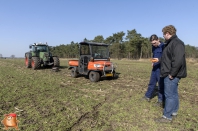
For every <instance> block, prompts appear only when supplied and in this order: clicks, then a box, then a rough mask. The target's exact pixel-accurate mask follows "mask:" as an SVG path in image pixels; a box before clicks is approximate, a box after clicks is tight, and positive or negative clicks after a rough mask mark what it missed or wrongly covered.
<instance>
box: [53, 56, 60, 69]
mask: <svg viewBox="0 0 198 131" xmlns="http://www.w3.org/2000/svg"><path fill="white" fill-rule="evenodd" d="M53 60H54V66H55V67H59V66H60V61H59V58H58V57H53Z"/></svg>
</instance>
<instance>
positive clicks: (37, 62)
mask: <svg viewBox="0 0 198 131" xmlns="http://www.w3.org/2000/svg"><path fill="white" fill-rule="evenodd" d="M31 66H32V68H33V69H34V70H36V69H38V68H40V66H41V64H40V59H39V57H32V62H31Z"/></svg>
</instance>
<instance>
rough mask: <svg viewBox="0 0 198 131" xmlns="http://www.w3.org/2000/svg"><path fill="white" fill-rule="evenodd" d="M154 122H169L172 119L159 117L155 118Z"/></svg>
mask: <svg viewBox="0 0 198 131" xmlns="http://www.w3.org/2000/svg"><path fill="white" fill-rule="evenodd" d="M155 122H157V123H171V122H172V120H171V119H168V118H165V117H161V118H158V119H155Z"/></svg>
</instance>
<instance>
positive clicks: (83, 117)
mask: <svg viewBox="0 0 198 131" xmlns="http://www.w3.org/2000/svg"><path fill="white" fill-rule="evenodd" d="M112 92H114V90H113V91H112ZM112 92H110V93H108V94H109V95H107V96H110V94H111V93H112ZM114 93H115V92H114ZM122 93H123V92H122V91H121V92H119V93H115V94H114V97H113V99H111V97H105V100H104V101H103V102H100V103H98V104H97V105H95V106H93V110H92V111H91V112H86V113H84V114H83V115H81V116H80V118H79V119H78V120H77V121H76V122H74V124H72V126H70V127H69V128H67V129H66V131H72V129H75V128H76V127H78V126H79V125H80V124H81V123H82V122H83V121H84V120H86V119H92V118H91V116H97V113H98V112H99V108H100V107H101V106H102V105H104V104H105V103H113V102H115V101H116V100H117V99H119V98H121V97H118V96H120V95H121V94H122ZM115 96H117V97H115ZM80 131H81V129H80Z"/></svg>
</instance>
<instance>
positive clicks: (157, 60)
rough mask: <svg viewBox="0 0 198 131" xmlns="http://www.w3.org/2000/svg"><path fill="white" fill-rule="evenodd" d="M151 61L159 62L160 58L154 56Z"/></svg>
mask: <svg viewBox="0 0 198 131" xmlns="http://www.w3.org/2000/svg"><path fill="white" fill-rule="evenodd" d="M151 62H153V63H157V62H159V59H158V58H152V59H151Z"/></svg>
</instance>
